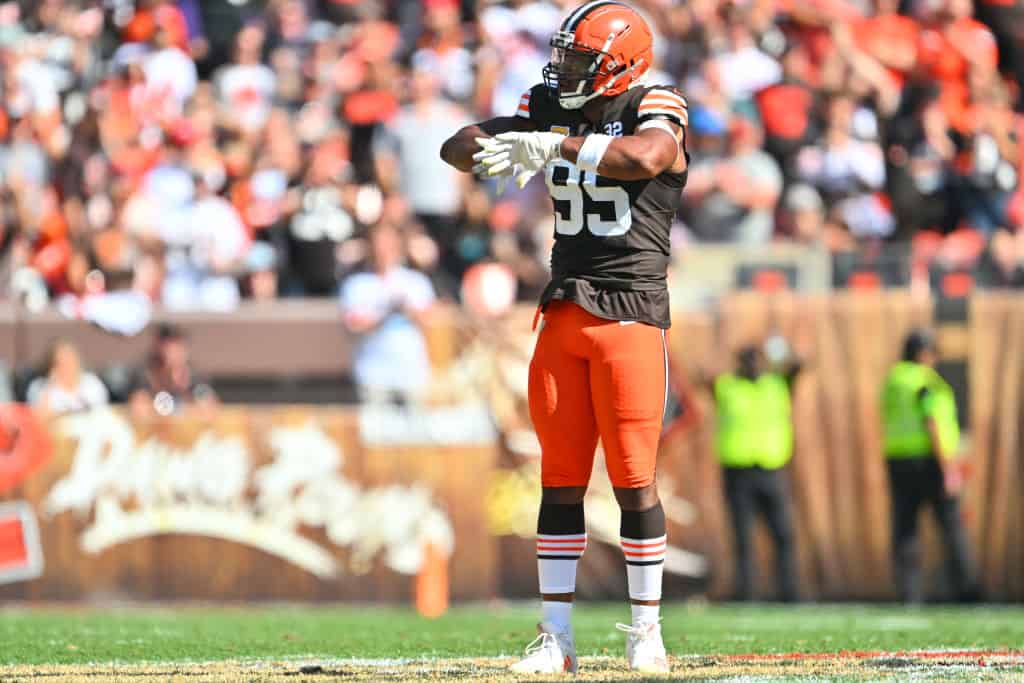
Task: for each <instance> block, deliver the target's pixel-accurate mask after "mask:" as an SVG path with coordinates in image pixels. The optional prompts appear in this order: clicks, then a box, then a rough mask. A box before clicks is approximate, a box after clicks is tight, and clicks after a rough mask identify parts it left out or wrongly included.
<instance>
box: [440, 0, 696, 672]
mask: <svg viewBox="0 0 1024 683" xmlns="http://www.w3.org/2000/svg"><path fill="white" fill-rule="evenodd" d="M551 47H552V53H551V61H550V63H549V64H548V65H547V66H546V67H545V68H544V70H543V75H544V83H542V84H540V85H536V86H534V87H533V88H531V89H530V90H529V91H528V92H526V93H524V94H523V96H522V99H521V100H520V102H519V108H518V110H517V111H516V114H515V116H510V117H503V118H495V119H491V120H489V121H485V122H482V123H479V124H476V125H472V126H467V127H466V128H463V129H462V130H460V131H459V132H458V133H456V134H455V135H454V136H452V137H451V138H450V139H449V140H448V141H447V142H446V143H445V144H444V146H443V147H442V149H441V156H442V158H443V159H444V160H445V161H447V162H448V163H449V164H451V165H453V166H455V167H456V168H458V169H460V170H462V171H467V172H469V171H473V172H476V173H477V174H478V175H481V176H484V177H498V178H500V179H501V181H502V182H506V181H507V180H509V179H514V180H515V181H516V183H517V184H518V185H519V186H520V187H522V186H523V185H525V184H526V182H527V181H528V180H529V179H530V178H531V177H532V176H533V175H534V174H536V173H543V174H544V177H545V180H546V182H547V185H548V190H549V192H550V194H551V199H552V201H553V203H554V210H555V246H554V250H553V252H552V255H551V282H550V284H549V285H548V286H547V288H546V290H545V291H544V293H543V295H542V297H541V308H540V311H543V323H542V327H541V331H540V334H539V336H538V338H537V344H536V348H535V350H534V354H533V359H532V361H531V364H530V375H529V403H530V415H531V418H532V419H533V423H534V427H535V429H536V432H537V436H538V438H539V440H540V445H541V452H542V455H541V472H542V486H543V496H542V500H541V507H540V514H539V516H538V522H537V561H538V573H539V577H540V592H541V595H542V598H543V619H542V623H541V624H540V626H539V631H540V635H539V636H538V637H537V639H536V640H535V641H534V642H533V643H531V645H530V646H529V647H528V648H527V653H526V657H525V658H524V659H522V661H520V662H518V663H517V664H516V665H515V666H514V667H513V668H514V669H515V670H516V671H519V672H523V673H553V672H563V671H565V672H575V671H576V668H577V664H576V651H575V644H574V641H573V635H572V629H571V623H570V616H571V609H572V600H573V594H574V592H575V588H576V585H575V584H576V564H577V561H578V560H579V558H580V557H581V555H582V554H583V551H584V548H585V547H586V544H587V534H586V526H585V522H584V514H583V497H584V493H585V492H586V489H587V485H588V483H589V479H590V474H591V469H592V466H593V460H594V451H595V449H596V447H597V442H598V439H600V440H601V444H602V446H603V448H604V454H605V460H606V463H607V469H608V473H609V476H610V478H611V481H612V485H613V486H614V488H615V495H616V498H617V500H618V503H619V506H620V508H621V510H622V522H621V530H620V531H621V533H620V535H621V544H622V551H623V556H624V558H625V562H626V569H627V575H628V582H629V597H630V602H631V604H632V614H633V618H632V624H631V625H629V626H626V625H622V624H620V625H619V627H620V628H621V629H622V630H624V631H626V632H627V633H628V640H627V644H626V657H627V659H628V660H629V664H630V666H631V668H633V669H637V670H641V671H646V672H651V673H663V672H666V671H668V658H667V656H666V654H665V648H664V645H663V643H662V638H661V627H660V625H659V621H660V617H659V604H660V600H661V577H662V565H663V562H664V557H665V548H666V536H665V514H664V511H663V509H662V506H661V501H660V500H659V498H658V493H657V489H656V487H655V460H656V455H657V450H658V438H659V435H660V431H661V426H662V415H663V412H664V406H665V396H666V390H667V351H666V347H665V330H666V329H667V328H668V327H669V301H668V290H667V288H666V285H665V277H666V271H667V267H668V262H669V226H670V224H671V222H672V217H673V215H674V214H675V212H676V208H677V206H678V204H679V199H680V194H681V191H682V189H683V185H684V184H685V183H686V169H687V154H686V149H685V140H686V137H685V132H686V122H687V110H686V101H685V99H684V98H683V96H682V95H681V94H680V93H679V92H678V91H677V90H676V89H674V88H671V87H662V86H655V85H646V84H645V80H644V79H645V76H646V75H647V73H648V71H649V70H650V68H651V61H652V59H653V53H652V38H651V31H650V28H649V27H648V26H647V23H646V22H645V21H644V19H643V18H642V17H641V16H640V15H639V14H638V13H637V12H636V11H634V10H633V9H632V8H630V7H629V6H627V5H625V4H622V3H620V2H613V1H609V0H597V1H596V2H590V3H588V4H585V5H582V6H580V7H578V8H577V9H575V10H574V11H573V12H572V13H571V14H569V16H568V17H566V18H565V20H564V21H563V22H562V25H561V27H560V28H559V30H558V31H557V32H556V33H555V34H554V36H553V37H552V39H551ZM540 311H538V313H539V312H540Z"/></svg>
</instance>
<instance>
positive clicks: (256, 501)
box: [43, 411, 454, 579]
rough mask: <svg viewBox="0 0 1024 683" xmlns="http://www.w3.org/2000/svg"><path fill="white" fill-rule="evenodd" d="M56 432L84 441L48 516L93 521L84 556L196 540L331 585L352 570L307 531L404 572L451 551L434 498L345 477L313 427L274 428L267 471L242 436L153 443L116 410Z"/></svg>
mask: <svg viewBox="0 0 1024 683" xmlns="http://www.w3.org/2000/svg"><path fill="white" fill-rule="evenodd" d="M59 429H60V430H61V432H62V435H63V436H66V437H69V438H71V439H72V440H74V441H75V443H76V446H75V451H74V458H73V461H72V465H71V469H70V471H69V472H68V473H67V474H66V475H65V476H64V477H62V478H61V479H60V480H59V481H57V483H56V484H55V485H54V486H53V487H52V488H51V489H50V492H49V494H48V495H47V497H46V499H45V501H44V504H43V509H44V511H45V512H46V513H47V514H48V515H55V514H59V513H61V512H65V511H73V512H76V513H79V514H83V513H89V512H92V513H93V514H92V520H91V522H90V523H89V524H88V526H87V527H86V528H85V530H84V531H83V532H82V535H81V548H82V550H84V551H85V552H87V553H91V554H95V553H99V552H102V551H104V550H107V549H108V548H111V547H113V546H116V545H119V544H121V543H125V542H127V541H132V540H137V539H141V538H146V537H148V536H155V535H158V534H190V535H196V536H206V537H211V538H219V539H223V540H226V541H231V542H234V543H241V544H244V545H250V546H252V547H255V548H258V549H260V550H262V551H264V552H266V553H268V554H270V555H275V556H277V557H279V558H281V559H284V560H286V561H288V562H290V563H292V564H294V565H296V566H298V567H301V568H302V569H304V570H306V571H308V572H310V573H311V574H313V575H315V576H317V577H320V578H325V579H326V578H331V577H334V576H337V575H338V574H340V573H342V572H343V571H344V568H343V567H342V566H341V565H340V563H339V562H338V561H337V560H336V559H335V556H334V555H333V554H332V553H331V552H329V551H328V550H327V549H326V548H325V547H324V546H323V545H321V544H318V543H317V542H316V541H313V540H311V539H309V538H307V537H305V536H303V535H302V534H301V533H300V528H301V527H307V528H321V529H324V530H325V531H326V536H327V539H328V542H329V543H332V544H334V545H336V546H346V547H348V548H349V549H350V551H351V556H350V563H351V564H352V565H353V566H357V565H362V564H365V563H367V562H369V561H370V560H371V559H372V558H373V557H374V556H376V555H377V554H378V553H379V554H380V555H382V557H383V558H384V563H385V565H386V566H388V567H389V568H390V569H393V570H394V571H397V572H399V573H402V574H415V573H417V572H418V571H419V569H420V567H421V565H422V562H423V552H424V549H425V548H426V547H427V546H428V545H433V546H434V547H435V548H439V549H442V551H443V552H444V554H445V556H448V555H450V554H451V551H452V546H453V543H454V538H453V534H452V528H451V524H450V522H449V520H448V518H447V517H446V515H445V514H444V512H442V511H441V510H439V509H438V508H437V507H436V506H435V505H434V504H433V502H432V500H431V496H430V493H429V492H428V491H426V490H425V489H423V488H422V487H406V486H397V485H396V486H386V487H379V488H373V489H367V488H364V487H362V486H360V485H359V484H358V483H356V482H353V481H351V480H350V479H348V478H346V477H345V476H344V475H343V474H341V473H340V472H339V467H340V465H341V464H342V462H343V459H344V458H343V454H342V452H341V449H340V448H339V447H338V445H337V444H336V443H335V442H333V441H332V440H331V439H330V438H329V437H328V436H327V435H326V434H325V433H324V432H323V431H322V430H321V429H319V428H318V427H317V425H316V424H315V423H314V422H312V421H307V422H305V423H302V424H298V425H296V426H274V427H272V428H271V429H270V432H269V434H268V440H269V445H270V449H271V452H272V454H273V460H272V461H271V462H269V463H267V464H264V465H262V466H259V467H253V464H252V455H251V453H250V452H249V449H248V447H247V445H246V442H245V440H244V439H242V438H241V437H239V436H218V435H216V434H214V433H211V432H204V433H203V434H202V435H200V436H199V438H198V439H196V440H195V442H193V443H192V444H191V445H190V446H188V447H185V448H176V447H174V446H171V445H168V444H167V443H164V442H162V441H160V440H159V439H157V438H154V437H149V438H147V439H144V440H143V441H142V442H141V443H139V442H138V441H137V439H136V434H135V431H134V429H133V427H132V425H131V424H130V423H129V422H128V421H127V420H126V419H124V418H123V417H121V416H120V415H119V414H117V413H116V412H113V411H101V412H96V413H93V414H90V415H81V416H72V417H68V418H65V419H64V420H62V421H61V422H60V424H59ZM250 492H252V495H249V494H250Z"/></svg>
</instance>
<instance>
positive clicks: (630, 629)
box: [615, 622, 658, 642]
mask: <svg viewBox="0 0 1024 683" xmlns="http://www.w3.org/2000/svg"><path fill="white" fill-rule="evenodd" d="M657 625H658V624H657V622H654V623H651V624H636V625H631V624H615V628H617V629H618V630H620V631H622V632H624V633H628V634H629V635H630V637H632V638H634V639H635V640H637V641H639V642H645V641H647V640H649V639H650V638H651V637H652V636H653V635H654V631H655V629H654V627H655V626H657Z"/></svg>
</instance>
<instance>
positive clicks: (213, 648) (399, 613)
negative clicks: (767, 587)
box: [0, 603, 1024, 666]
mask: <svg viewBox="0 0 1024 683" xmlns="http://www.w3.org/2000/svg"><path fill="white" fill-rule="evenodd" d="M627 619H628V608H627V607H626V606H625V605H617V604H616V605H587V604H585V603H584V604H581V605H580V606H579V607H577V608H576V614H575V623H576V638H577V645H578V647H579V649H580V654H581V655H583V656H591V655H604V656H614V657H621V656H622V652H623V638H622V634H621V633H619V632H617V631H616V630H615V627H614V625H615V622H616V621H624V620H627ZM536 621H537V610H536V609H535V608H534V607H533V606H531V605H522V604H518V605H513V606H504V607H501V606H495V607H490V606H480V605H474V606H465V607H457V608H455V609H453V610H451V612H450V613H449V614H448V615H446V616H445V617H443V618H441V619H438V620H425V619H421V618H419V617H418V616H416V615H415V613H413V612H412V611H410V610H408V609H398V608H381V607H375V606H360V607H304V606H263V607H252V608H235V607H228V608H217V607H186V608H172V607H133V608H127V609H114V610H91V609H81V608H73V609H59V608H46V609H42V610H32V609H27V608H6V609H2V610H0V666H4V665H8V666H9V665H45V664H85V663H90V662H119V663H122V664H129V663H133V662H151V663H158V662H183V661H193V662H209V661H219V660H235V661H237V660H255V661H259V660H273V661H280V660H282V659H293V658H314V659H315V658H329V659H332V660H333V659H348V658H361V659H395V658H415V659H421V658H465V657H494V656H498V655H506V656H512V655H517V654H519V653H520V652H521V651H522V648H523V646H525V645H526V643H527V642H528V641H529V640H530V639H531V638H532V636H533V630H534V624H535V623H536ZM663 628H664V633H665V640H666V646H667V648H668V650H669V652H670V653H671V654H673V655H677V656H682V655H708V656H725V655H749V654H781V653H797V654H799V653H834V652H842V651H871V652H901V651H911V650H965V649H966V650H1004V649H1019V648H1021V647H1024V610H1022V609H1020V608H1001V607H979V608H970V609H956V608H939V607H936V608H922V609H917V610H913V611H908V610H905V609H903V608H901V607H888V606H885V607H883V606H857V605H843V606H834V605H813V606H801V607H782V606H765V605H751V606H742V607H732V606H711V607H706V606H693V605H687V604H672V605H667V606H666V608H665V614H664V621H663Z"/></svg>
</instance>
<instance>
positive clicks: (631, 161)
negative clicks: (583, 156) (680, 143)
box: [561, 135, 675, 180]
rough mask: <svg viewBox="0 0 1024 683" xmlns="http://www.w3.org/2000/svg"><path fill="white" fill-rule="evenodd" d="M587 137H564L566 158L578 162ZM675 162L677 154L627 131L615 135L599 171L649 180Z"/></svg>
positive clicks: (633, 178) (603, 173)
mask: <svg viewBox="0 0 1024 683" xmlns="http://www.w3.org/2000/svg"><path fill="white" fill-rule="evenodd" d="M586 139H587V138H586V137H584V136H579V137H571V138H566V139H564V140H563V141H562V149H561V154H562V158H563V159H565V160H567V161H571V162H573V163H576V161H577V158H578V156H579V152H580V148H581V147H582V146H583V143H584V142H585V141H586ZM674 162H675V157H674V156H673V155H671V154H667V153H666V149H665V146H664V145H659V144H657V143H655V142H654V141H653V140H651V139H650V138H649V137H647V136H640V135H626V136H623V137H621V138H615V139H614V140H612V142H611V144H609V145H608V148H607V149H606V150H605V152H604V156H602V157H601V163H600V165H599V166H598V167H597V172H598V173H599V174H600V175H602V176H604V177H606V178H614V179H615V180H647V179H650V178H654V177H655V176H657V175H659V174H661V173H664V172H665V171H667V170H668V169H669V167H671V166H672V164H673V163H674Z"/></svg>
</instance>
